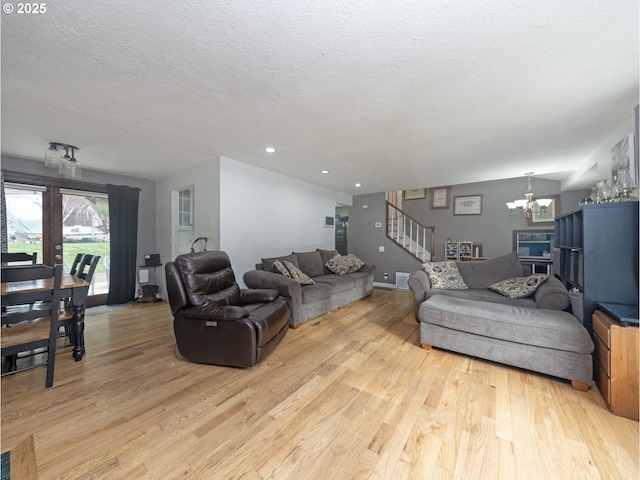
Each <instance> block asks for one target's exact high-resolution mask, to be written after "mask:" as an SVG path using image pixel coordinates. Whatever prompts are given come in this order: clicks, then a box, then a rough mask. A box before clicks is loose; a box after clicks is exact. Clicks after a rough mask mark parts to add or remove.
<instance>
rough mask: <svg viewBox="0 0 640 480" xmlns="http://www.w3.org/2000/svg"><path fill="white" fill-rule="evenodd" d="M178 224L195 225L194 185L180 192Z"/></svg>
mask: <svg viewBox="0 0 640 480" xmlns="http://www.w3.org/2000/svg"><path fill="white" fill-rule="evenodd" d="M178 225H179V226H180V228H191V227H193V186H191V187H187V188H185V189H183V190H180V191H179V192H178Z"/></svg>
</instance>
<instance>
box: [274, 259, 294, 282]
mask: <svg viewBox="0 0 640 480" xmlns="http://www.w3.org/2000/svg"><path fill="white" fill-rule="evenodd" d="M273 271H274V272H276V273H279V274H281V275H284V276H285V277H289V278H291V274H290V273H289V270H287V267H285V266H284V265H283V264H282V262H281V261H280V260H274V261H273Z"/></svg>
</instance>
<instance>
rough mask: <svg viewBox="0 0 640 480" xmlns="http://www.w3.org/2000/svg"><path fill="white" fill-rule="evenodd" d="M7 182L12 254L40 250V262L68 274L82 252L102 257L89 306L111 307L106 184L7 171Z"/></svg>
mask: <svg viewBox="0 0 640 480" xmlns="http://www.w3.org/2000/svg"><path fill="white" fill-rule="evenodd" d="M4 179H5V201H6V206H7V226H6V228H7V237H8V251H9V252H26V253H33V252H36V253H37V254H38V263H44V264H46V265H54V264H56V263H62V264H63V265H64V269H65V271H69V270H70V268H71V265H72V264H73V260H74V258H75V257H76V255H77V254H78V253H91V254H94V255H100V257H101V259H100V263H99V264H98V266H97V268H96V271H95V273H94V276H93V279H92V282H91V287H90V288H89V297H88V299H87V304H88V305H99V304H104V303H106V298H107V294H108V293H109V260H110V254H109V247H110V244H109V206H108V205H109V204H108V198H107V194H106V191H97V190H103V188H102V186H100V185H97V186H96V185H93V184H82V183H75V182H74V183H70V182H68V181H67V180H58V179H56V178H48V177H30V176H29V177H27V176H23V175H21V174H11V173H7V172H5V173H4ZM61 182H63V183H62V184H60V183H61ZM104 190H106V189H104Z"/></svg>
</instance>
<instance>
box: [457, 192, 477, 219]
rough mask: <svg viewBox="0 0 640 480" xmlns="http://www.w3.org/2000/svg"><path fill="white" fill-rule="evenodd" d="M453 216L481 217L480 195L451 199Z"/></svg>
mask: <svg viewBox="0 0 640 480" xmlns="http://www.w3.org/2000/svg"><path fill="white" fill-rule="evenodd" d="M453 214H454V215H482V195H464V196H459V197H453Z"/></svg>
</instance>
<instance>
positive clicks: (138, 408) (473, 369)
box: [2, 289, 639, 480]
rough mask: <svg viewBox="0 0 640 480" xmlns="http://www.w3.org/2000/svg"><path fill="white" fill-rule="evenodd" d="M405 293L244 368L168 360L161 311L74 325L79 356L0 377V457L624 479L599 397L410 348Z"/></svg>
mask: <svg viewBox="0 0 640 480" xmlns="http://www.w3.org/2000/svg"><path fill="white" fill-rule="evenodd" d="M411 303H412V300H411V294H410V293H409V292H396V291H390V290H382V289H375V290H374V293H373V296H372V297H370V298H368V299H364V300H361V301H358V302H355V303H353V304H351V305H348V306H346V307H344V308H342V309H340V310H338V311H335V312H331V313H329V314H327V315H324V316H322V317H319V318H317V319H315V320H312V321H310V322H308V323H305V324H304V325H302V326H301V327H300V328H299V329H297V330H289V332H288V333H287V336H286V337H285V338H284V340H283V341H282V343H281V344H280V345H279V346H278V347H277V348H276V350H275V351H274V352H273V353H272V354H271V356H270V357H268V358H267V360H266V361H264V362H263V363H261V364H259V365H257V366H255V367H254V368H252V369H235V368H225V367H216V366H210V365H197V364H192V363H188V362H186V361H182V360H180V359H179V358H177V357H178V354H177V352H176V350H175V348H174V338H173V330H172V317H171V314H170V311H169V306H168V304H167V303H166V302H163V303H156V304H135V305H133V306H131V307H130V308H128V309H126V310H122V311H118V312H113V313H109V314H105V315H101V316H97V317H88V318H87V322H86V341H87V352H88V353H87V355H86V357H85V358H84V360H83V361H82V362H78V363H76V362H74V361H73V359H72V358H71V352H70V351H69V350H68V349H67V350H61V351H59V356H58V360H57V362H56V374H55V383H54V386H53V388H51V389H45V388H44V374H45V372H44V369H42V368H40V369H35V370H32V371H29V372H25V373H21V374H18V375H14V376H11V377H5V378H3V379H2V450H3V451H4V450H6V449H8V448H10V447H12V446H14V445H16V444H18V443H19V442H21V441H22V440H23V439H24V438H26V437H28V436H29V435H32V434H33V436H34V441H35V454H36V461H37V467H38V473H39V478H40V479H56V480H57V479H64V478H70V479H78V478H81V479H88V478H98V479H102V478H110V479H154V480H157V479H174V478H190V479H225V480H226V479H231V478H242V479H263V478H273V479H296V480H297V479H331V480H334V479H342V478H344V479H369V478H372V479H448V478H459V479H509V480H512V479H536V480H537V479H563V480H564V479H578V478H589V479H599V478H602V479H634V478H638V470H639V462H638V450H639V449H638V423H637V422H634V421H631V420H627V419H625V418H621V417H616V416H614V415H612V414H611V413H609V411H608V410H607V409H606V407H605V405H604V403H603V400H602V398H601V396H600V394H599V393H598V391H597V389H596V388H595V387H592V388H591V389H590V390H589V391H588V392H586V393H585V392H578V391H576V390H573V389H572V388H571V386H570V384H569V383H568V382H565V381H562V380H557V379H554V378H550V377H546V376H542V375H538V374H534V373H530V372H526V371H522V370H518V369H515V368H509V367H503V366H501V365H497V364H493V363H490V362H486V361H481V360H478V359H473V358H469V357H465V356H462V355H457V354H453V353H449V352H446V351H442V350H438V349H433V350H431V351H430V352H427V351H425V350H423V349H422V348H420V345H419V329H418V324H417V323H416V321H415V320H414V318H413V314H412V306H411Z"/></svg>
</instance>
